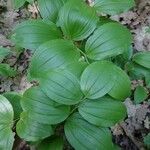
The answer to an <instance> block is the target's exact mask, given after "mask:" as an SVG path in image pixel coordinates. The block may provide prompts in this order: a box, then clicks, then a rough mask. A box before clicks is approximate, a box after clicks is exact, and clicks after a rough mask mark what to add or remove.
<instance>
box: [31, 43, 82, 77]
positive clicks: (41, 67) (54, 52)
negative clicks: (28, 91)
mask: <svg viewBox="0 0 150 150" xmlns="http://www.w3.org/2000/svg"><path fill="white" fill-rule="evenodd" d="M79 58H80V53H79V52H78V50H77V48H76V47H75V46H74V44H73V43H72V42H70V41H67V40H52V41H49V42H46V43H44V44H43V45H41V46H40V47H39V48H38V49H37V50H36V52H35V54H34V56H33V57H32V60H31V64H30V76H31V77H33V78H36V77H37V78H38V77H40V76H41V75H43V74H44V73H45V72H47V71H49V70H52V69H56V68H57V69H58V68H64V67H65V66H66V65H68V64H70V63H72V62H76V61H78V60H79Z"/></svg>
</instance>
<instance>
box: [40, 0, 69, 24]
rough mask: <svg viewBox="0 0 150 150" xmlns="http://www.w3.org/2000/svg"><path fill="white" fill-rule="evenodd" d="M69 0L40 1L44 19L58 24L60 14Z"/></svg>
mask: <svg viewBox="0 0 150 150" xmlns="http://www.w3.org/2000/svg"><path fill="white" fill-rule="evenodd" d="M66 1H67V0H55V1H54V0H38V6H39V10H40V13H41V16H42V18H44V19H48V20H50V21H52V22H56V20H57V18H58V12H59V10H60V8H61V7H62V6H63V5H64V3H65V2H66Z"/></svg>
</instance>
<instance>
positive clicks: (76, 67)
mask: <svg viewBox="0 0 150 150" xmlns="http://www.w3.org/2000/svg"><path fill="white" fill-rule="evenodd" d="M87 66H88V64H87V63H85V62H82V61H80V62H79V61H78V62H74V63H71V64H69V65H67V66H66V68H65V69H67V70H68V71H70V72H71V73H72V74H74V75H75V76H76V77H77V78H78V79H80V77H81V75H82V73H83V71H84V69H85V68H86V67H87Z"/></svg>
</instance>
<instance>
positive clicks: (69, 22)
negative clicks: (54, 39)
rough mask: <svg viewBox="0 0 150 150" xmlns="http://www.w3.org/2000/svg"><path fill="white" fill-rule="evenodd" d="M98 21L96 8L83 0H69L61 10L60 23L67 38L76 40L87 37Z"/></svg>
mask: <svg viewBox="0 0 150 150" xmlns="http://www.w3.org/2000/svg"><path fill="white" fill-rule="evenodd" d="M79 6H80V7H79ZM97 22H98V17H97V16H96V12H95V10H94V9H93V8H91V7H90V6H88V5H86V4H85V2H83V1H81V0H69V1H68V2H67V3H65V5H64V6H63V7H62V8H61V10H60V12H59V20H58V25H59V26H60V27H61V29H62V31H63V33H64V35H65V36H66V38H68V39H72V40H75V41H80V40H83V39H85V38H87V37H88V36H89V35H90V34H91V33H92V32H93V31H94V30H95V28H96V25H97Z"/></svg>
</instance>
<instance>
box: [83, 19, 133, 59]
mask: <svg viewBox="0 0 150 150" xmlns="http://www.w3.org/2000/svg"><path fill="white" fill-rule="evenodd" d="M131 42H132V35H131V33H130V31H129V30H128V29H127V28H125V27H124V26H122V25H121V24H119V23H114V22H111V23H106V24H104V25H102V26H100V27H99V28H98V29H97V30H96V31H95V32H94V34H93V35H92V36H91V37H90V38H89V39H88V40H87V42H86V46H85V50H86V54H87V56H88V57H89V58H90V59H93V60H102V59H105V58H110V57H112V56H117V55H119V54H123V53H124V52H126V51H127V50H128V49H129V46H130V45H131Z"/></svg>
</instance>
